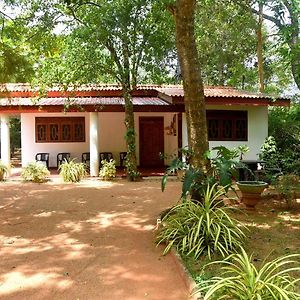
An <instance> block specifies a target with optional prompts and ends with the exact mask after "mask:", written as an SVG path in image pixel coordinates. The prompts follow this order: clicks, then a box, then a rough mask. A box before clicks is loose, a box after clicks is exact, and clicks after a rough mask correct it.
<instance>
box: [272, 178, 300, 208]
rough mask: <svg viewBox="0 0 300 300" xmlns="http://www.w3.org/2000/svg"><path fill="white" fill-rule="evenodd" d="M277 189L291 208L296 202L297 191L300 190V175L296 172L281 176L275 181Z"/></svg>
mask: <svg viewBox="0 0 300 300" xmlns="http://www.w3.org/2000/svg"><path fill="white" fill-rule="evenodd" d="M273 185H274V186H275V189H276V191H277V192H278V194H279V196H280V198H282V199H283V200H284V201H285V202H286V204H287V207H288V208H289V209H290V208H292V207H293V205H294V204H295V203H296V198H297V197H296V196H297V192H298V193H299V192H300V177H299V176H297V175H294V174H286V175H282V176H279V177H278V178H276V179H275V180H274V181H273Z"/></svg>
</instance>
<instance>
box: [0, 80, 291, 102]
mask: <svg viewBox="0 0 300 300" xmlns="http://www.w3.org/2000/svg"><path fill="white" fill-rule="evenodd" d="M204 95H205V98H206V101H207V103H208V104H225V105H234V104H248V105H272V102H273V100H275V99H276V100H279V101H278V102H277V103H278V104H279V105H289V99H286V98H283V97H274V96H271V95H267V94H261V93H253V92H248V91H242V90H238V89H235V88H233V87H213V86H207V87H205V89H204ZM38 96H39V89H38V88H35V87H31V86H30V85H29V84H26V83H19V84H10V83H8V84H0V106H34V105H39V106H41V105H48V106H52V105H53V106H54V105H64V104H65V103H66V102H71V103H73V104H78V105H124V100H123V97H122V88H121V86H120V85H116V84H85V85H80V86H76V85H74V86H68V88H67V89H63V86H60V85H56V86H53V87H51V88H49V89H47V91H46V93H44V94H42V95H41V96H40V97H41V98H40V99H38ZM45 96H46V97H45ZM1 98H2V99H1ZM35 98H36V100H38V101H36V102H35V101H34V99H35ZM183 98H184V91H183V87H182V85H150V84H149V85H139V86H138V87H137V88H136V90H135V91H134V92H133V104H134V105H157V106H161V105H172V104H179V105H182V104H183V100H184V99H183ZM31 99H33V101H32V100H31ZM75 102H76V103H75Z"/></svg>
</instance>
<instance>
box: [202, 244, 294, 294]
mask: <svg viewBox="0 0 300 300" xmlns="http://www.w3.org/2000/svg"><path fill="white" fill-rule="evenodd" d="M294 257H299V255H297V254H292V255H288V256H285V257H280V258H277V259H275V260H273V261H271V262H267V263H265V264H264V265H263V266H262V267H261V268H260V269H257V268H256V267H255V266H254V265H253V263H252V262H251V261H252V257H248V255H247V253H246V252H245V250H244V249H243V248H241V254H232V255H230V256H229V257H227V258H226V259H225V260H223V261H219V262H213V263H210V264H215V263H218V264H221V265H223V266H222V267H221V270H222V271H223V274H222V276H220V277H219V276H216V277H213V278H211V279H208V280H204V281H203V282H201V283H200V285H199V291H200V292H201V293H205V296H204V300H214V299H216V300H219V299H230V300H235V299H236V300H250V299H261V300H270V299H276V300H281V299H286V300H296V299H300V294H299V293H297V292H296V286H295V283H296V282H297V281H299V280H300V279H299V278H298V279H297V280H294V279H293V278H292V277H291V276H290V272H291V271H293V272H294V271H300V267H289V268H288V267H287V266H288V265H291V264H295V263H297V262H296V261H294V260H291V259H292V258H294ZM210 264H209V265H210Z"/></svg>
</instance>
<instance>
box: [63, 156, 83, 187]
mask: <svg viewBox="0 0 300 300" xmlns="http://www.w3.org/2000/svg"><path fill="white" fill-rule="evenodd" d="M59 174H60V175H61V176H62V178H63V181H64V182H80V181H81V180H82V179H83V178H84V176H85V175H86V170H85V165H84V164H83V163H76V162H75V161H74V159H72V160H70V161H65V162H63V163H62V164H61V165H60V166H59Z"/></svg>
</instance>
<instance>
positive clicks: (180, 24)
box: [171, 0, 209, 172]
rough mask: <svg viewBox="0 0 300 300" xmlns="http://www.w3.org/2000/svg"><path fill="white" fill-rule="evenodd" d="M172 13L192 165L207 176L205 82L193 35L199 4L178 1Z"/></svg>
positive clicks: (207, 146)
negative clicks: (197, 5) (205, 154)
mask: <svg viewBox="0 0 300 300" xmlns="http://www.w3.org/2000/svg"><path fill="white" fill-rule="evenodd" d="M171 9H172V13H173V15H174V17H175V24H176V25H175V26H176V27H175V33H176V47H177V51H178V57H179V63H180V67H181V71H182V76H183V89H184V104H185V112H186V117H187V128H188V143H189V149H190V151H191V164H192V166H193V167H195V168H199V169H202V170H203V171H204V172H206V170H207V165H208V161H207V160H206V159H205V158H204V155H203V154H204V153H205V152H206V151H207V150H209V145H208V137H207V125H206V109H205V100H204V90H203V82H202V78H201V68H200V62H199V57H198V52H197V47H196V42H195V35H194V22H195V9H196V0H177V1H176V4H175V5H174V6H173V7H171Z"/></svg>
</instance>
